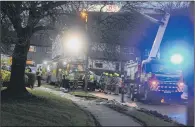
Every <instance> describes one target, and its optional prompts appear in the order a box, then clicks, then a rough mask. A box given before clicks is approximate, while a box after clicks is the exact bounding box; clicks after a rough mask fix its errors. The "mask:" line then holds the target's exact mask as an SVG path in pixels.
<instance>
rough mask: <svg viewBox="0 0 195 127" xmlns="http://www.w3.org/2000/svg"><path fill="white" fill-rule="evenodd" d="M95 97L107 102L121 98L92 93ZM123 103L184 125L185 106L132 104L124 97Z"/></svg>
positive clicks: (185, 118)
mask: <svg viewBox="0 0 195 127" xmlns="http://www.w3.org/2000/svg"><path fill="white" fill-rule="evenodd" d="M92 94H94V95H95V96H99V97H103V98H108V99H109V100H113V99H115V100H116V101H119V102H120V101H121V96H120V95H119V96H117V95H109V94H107V95H106V94H104V93H99V92H95V93H92ZM125 102H126V103H127V105H129V106H133V107H139V108H145V109H147V110H153V111H157V112H159V113H161V114H163V115H167V116H169V117H171V118H172V119H173V120H175V121H177V122H179V123H182V124H185V125H186V120H187V117H186V112H187V106H185V105H178V104H170V105H168V104H167V105H149V104H144V103H141V102H132V101H131V100H130V99H128V98H127V97H125Z"/></svg>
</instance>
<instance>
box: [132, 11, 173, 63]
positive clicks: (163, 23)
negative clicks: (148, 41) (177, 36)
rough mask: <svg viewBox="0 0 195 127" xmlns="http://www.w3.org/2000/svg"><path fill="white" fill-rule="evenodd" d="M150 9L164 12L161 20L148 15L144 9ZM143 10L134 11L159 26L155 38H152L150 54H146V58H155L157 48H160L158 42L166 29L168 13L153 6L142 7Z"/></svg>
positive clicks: (159, 42)
mask: <svg viewBox="0 0 195 127" xmlns="http://www.w3.org/2000/svg"><path fill="white" fill-rule="evenodd" d="M147 9H148V10H151V11H154V12H160V13H163V14H164V17H163V18H162V19H161V20H157V19H155V18H153V17H151V16H148V15H147V14H146V13H147V11H145V10H147ZM143 10H144V11H143V12H138V11H135V10H134V11H135V12H137V13H139V14H141V15H142V16H144V17H145V18H147V19H149V20H150V21H152V22H153V23H156V24H159V25H160V26H159V28H158V31H157V34H156V37H155V40H154V43H153V45H152V49H151V50H150V54H149V56H148V59H150V58H156V57H157V53H158V51H159V48H160V44H161V41H162V39H163V35H164V32H165V30H166V27H167V24H168V21H169V18H170V14H169V13H166V12H164V11H162V10H160V9H154V8H143Z"/></svg>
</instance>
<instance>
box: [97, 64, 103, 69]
mask: <svg viewBox="0 0 195 127" xmlns="http://www.w3.org/2000/svg"><path fill="white" fill-rule="evenodd" d="M95 66H96V67H97V68H103V64H102V63H95Z"/></svg>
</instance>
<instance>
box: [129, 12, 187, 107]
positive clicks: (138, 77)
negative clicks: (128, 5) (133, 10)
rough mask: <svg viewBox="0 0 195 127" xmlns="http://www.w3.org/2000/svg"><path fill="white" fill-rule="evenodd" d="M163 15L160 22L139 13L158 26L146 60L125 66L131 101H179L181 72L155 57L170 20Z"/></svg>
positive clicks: (181, 87) (181, 84) (181, 80)
mask: <svg viewBox="0 0 195 127" xmlns="http://www.w3.org/2000/svg"><path fill="white" fill-rule="evenodd" d="M162 12H163V11H162ZM139 13H140V12H139ZM163 13H164V17H163V19H162V20H161V21H159V20H156V19H154V18H152V17H150V16H148V15H146V14H144V13H140V14H142V15H143V16H145V17H146V18H148V19H150V20H151V21H153V22H154V23H158V24H159V25H160V26H159V29H158V32H157V35H156V37H155V40H154V43H153V45H152V49H151V51H150V54H149V56H148V58H147V59H146V60H143V61H141V62H135V63H133V64H132V63H131V64H130V63H128V64H126V68H127V77H129V78H130V79H131V80H130V81H131V83H130V92H129V97H130V98H131V100H132V101H134V100H135V99H136V100H145V101H147V102H154V101H155V102H158V101H159V102H161V103H164V102H166V101H167V100H170V99H172V100H173V99H174V100H175V98H178V99H180V98H181V95H182V93H183V90H184V87H185V84H184V82H183V78H182V72H181V71H180V70H179V69H178V68H176V67H173V66H169V65H168V64H167V63H168V62H167V60H162V59H160V58H159V57H157V54H158V52H159V48H160V44H161V41H162V38H163V35H164V32H165V30H166V27H167V24H168V21H169V18H170V14H168V13H166V12H163Z"/></svg>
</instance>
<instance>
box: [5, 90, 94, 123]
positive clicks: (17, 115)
mask: <svg viewBox="0 0 195 127" xmlns="http://www.w3.org/2000/svg"><path fill="white" fill-rule="evenodd" d="M28 91H29V92H31V93H32V94H33V95H35V96H36V97H35V98H29V99H25V100H7V101H3V102H2V103H1V126H95V124H94V120H93V119H92V118H91V117H90V116H89V115H88V114H86V113H85V112H84V111H83V110H81V109H80V108H79V107H77V106H76V105H74V104H73V103H72V101H70V100H67V99H65V98H62V97H59V96H57V95H54V94H52V93H49V92H44V91H41V90H30V89H28Z"/></svg>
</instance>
